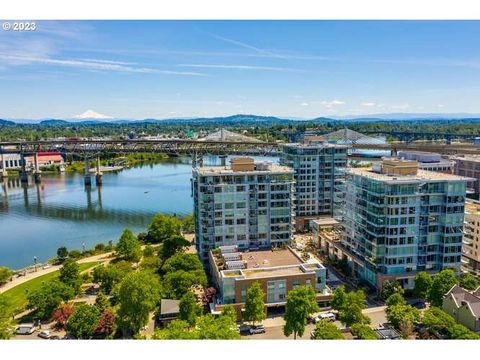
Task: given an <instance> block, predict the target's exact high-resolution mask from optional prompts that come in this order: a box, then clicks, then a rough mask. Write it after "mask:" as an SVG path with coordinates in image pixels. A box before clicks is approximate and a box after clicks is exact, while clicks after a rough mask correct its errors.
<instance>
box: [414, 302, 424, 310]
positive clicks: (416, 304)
mask: <svg viewBox="0 0 480 360" xmlns="http://www.w3.org/2000/svg"><path fill="white" fill-rule="evenodd" d="M412 306H413V307H414V308H417V309H425V308H426V307H427V304H425V302H424V301H416V302H414V303H413V304H412Z"/></svg>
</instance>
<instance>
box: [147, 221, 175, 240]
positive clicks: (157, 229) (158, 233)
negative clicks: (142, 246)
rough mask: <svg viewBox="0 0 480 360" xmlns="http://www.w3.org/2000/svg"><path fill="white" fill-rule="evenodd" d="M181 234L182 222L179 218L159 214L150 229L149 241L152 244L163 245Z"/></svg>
mask: <svg viewBox="0 0 480 360" xmlns="http://www.w3.org/2000/svg"><path fill="white" fill-rule="evenodd" d="M181 234H182V222H181V221H180V220H179V219H178V218H177V217H175V216H166V215H162V214H158V215H155V217H154V218H153V220H152V223H151V224H150V226H149V227H148V234H147V239H148V240H149V241H150V242H152V243H162V242H164V241H165V240H166V239H169V238H172V237H174V236H177V235H181Z"/></svg>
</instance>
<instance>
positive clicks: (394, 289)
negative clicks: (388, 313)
mask: <svg viewBox="0 0 480 360" xmlns="http://www.w3.org/2000/svg"><path fill="white" fill-rule="evenodd" d="M404 292H405V291H404V290H403V288H402V286H401V285H400V283H399V282H398V281H389V280H385V281H384V283H383V285H382V290H381V291H380V297H381V298H382V300H387V299H388V298H389V297H390V296H391V295H393V294H396V293H398V294H400V295H402V296H403V293H404Z"/></svg>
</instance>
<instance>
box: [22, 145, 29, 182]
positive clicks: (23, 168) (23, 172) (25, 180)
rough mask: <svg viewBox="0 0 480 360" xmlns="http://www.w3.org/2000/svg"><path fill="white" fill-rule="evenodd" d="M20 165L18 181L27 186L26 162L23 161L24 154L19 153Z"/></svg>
mask: <svg viewBox="0 0 480 360" xmlns="http://www.w3.org/2000/svg"><path fill="white" fill-rule="evenodd" d="M20 163H21V165H22V170H21V171H20V181H21V182H22V184H26V185H28V173H27V161H26V160H25V154H24V153H23V152H22V153H20Z"/></svg>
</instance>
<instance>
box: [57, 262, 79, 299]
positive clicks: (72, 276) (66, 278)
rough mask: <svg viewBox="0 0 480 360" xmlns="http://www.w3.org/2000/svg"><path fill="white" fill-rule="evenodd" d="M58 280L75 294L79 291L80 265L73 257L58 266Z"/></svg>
mask: <svg viewBox="0 0 480 360" xmlns="http://www.w3.org/2000/svg"><path fill="white" fill-rule="evenodd" d="M59 280H60V281H61V282H62V283H64V284H65V285H68V286H70V287H71V288H72V289H73V290H74V291H75V293H76V294H78V292H79V291H80V286H81V285H82V279H81V277H80V265H78V264H77V262H76V261H75V260H73V259H67V260H65V261H64V262H63V265H62V267H61V268H60V276H59Z"/></svg>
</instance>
